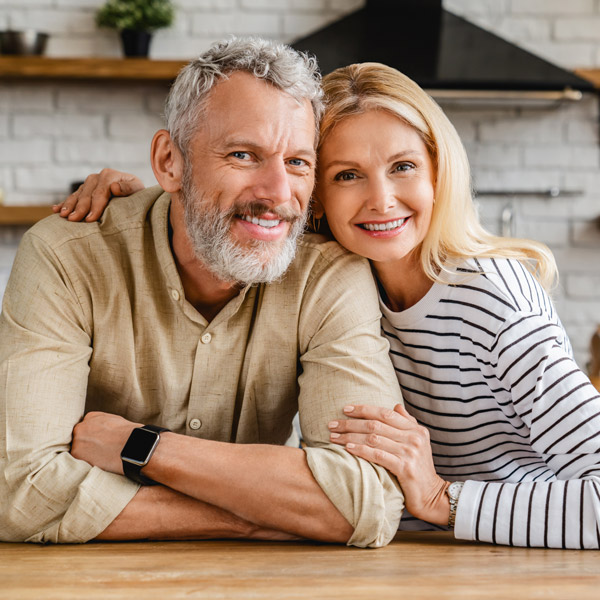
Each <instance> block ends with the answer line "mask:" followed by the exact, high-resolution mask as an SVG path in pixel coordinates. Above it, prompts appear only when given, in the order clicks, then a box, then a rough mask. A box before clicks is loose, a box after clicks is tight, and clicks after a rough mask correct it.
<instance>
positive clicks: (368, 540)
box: [304, 446, 404, 548]
mask: <svg viewBox="0 0 600 600" xmlns="http://www.w3.org/2000/svg"><path fill="white" fill-rule="evenodd" d="M304 451H305V452H306V459H307V462H308V466H309V468H310V470H311V472H312V474H313V477H314V478H315V480H316V482H317V483H318V484H319V486H320V487H321V489H322V490H323V492H324V493H325V494H326V495H327V497H328V498H329V499H330V500H331V502H332V503H333V505H334V506H335V507H336V508H337V509H338V511H339V512H340V513H341V514H342V515H343V516H344V518H345V519H346V520H347V521H348V523H350V525H352V527H354V533H353V534H352V536H351V537H350V539H349V540H348V542H347V544H348V545H349V546H358V547H361V548H367V547H368V548H379V547H381V546H385V545H386V544H388V543H389V542H390V541H391V540H392V539H393V538H394V536H395V535H396V533H397V531H398V524H399V523H400V518H401V516H402V512H403V510H404V496H403V494H402V492H401V491H400V487H399V485H398V484H397V480H396V478H395V477H393V476H392V475H390V474H389V473H388V472H387V471H386V470H385V469H384V468H383V467H378V466H377V465H373V464H371V463H369V462H368V461H366V460H363V459H361V458H357V457H355V456H352V455H350V454H349V453H348V452H346V450H344V449H343V448H340V447H338V446H327V447H325V448H305V449H304Z"/></svg>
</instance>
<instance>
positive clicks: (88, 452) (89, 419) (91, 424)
mask: <svg viewBox="0 0 600 600" xmlns="http://www.w3.org/2000/svg"><path fill="white" fill-rule="evenodd" d="M141 425H142V424H141V423H132V422H131V421H128V420H127V419H124V418H123V417H120V416H118V415H111V414H109V413H103V412H90V413H88V414H87V415H85V417H84V418H83V421H81V422H80V423H78V424H77V425H75V429H73V442H72V443H71V454H72V455H73V456H74V457H75V458H78V459H80V460H85V461H86V462H88V463H89V464H90V465H92V466H93V467H100V468H101V469H102V470H104V471H110V472H111V473H117V474H118V475H123V464H122V462H121V450H122V449H123V446H125V443H126V442H127V440H128V439H129V436H130V435H131V432H132V431H133V430H134V429H135V428H136V427H141Z"/></svg>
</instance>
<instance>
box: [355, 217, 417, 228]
mask: <svg viewBox="0 0 600 600" xmlns="http://www.w3.org/2000/svg"><path fill="white" fill-rule="evenodd" d="M407 218H408V217H406V218H404V219H398V220H397V221H388V222H387V223H362V224H361V227H362V228H363V229H368V230H369V231H390V229H396V227H400V225H403V224H404V222H405V221H406V219H407Z"/></svg>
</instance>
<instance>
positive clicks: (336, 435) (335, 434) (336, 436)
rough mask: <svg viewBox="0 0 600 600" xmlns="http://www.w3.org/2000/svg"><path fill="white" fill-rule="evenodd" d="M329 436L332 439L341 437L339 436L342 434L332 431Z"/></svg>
mask: <svg viewBox="0 0 600 600" xmlns="http://www.w3.org/2000/svg"><path fill="white" fill-rule="evenodd" d="M329 437H330V438H331V439H332V440H337V438H339V437H340V434H339V433H330V434H329Z"/></svg>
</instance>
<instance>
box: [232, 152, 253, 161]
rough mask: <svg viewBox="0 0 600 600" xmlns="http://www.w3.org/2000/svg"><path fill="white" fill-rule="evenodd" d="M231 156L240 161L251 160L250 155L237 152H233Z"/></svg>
mask: <svg viewBox="0 0 600 600" xmlns="http://www.w3.org/2000/svg"><path fill="white" fill-rule="evenodd" d="M230 156H233V158H237V159H239V160H248V159H249V158H250V153H249V152H242V151H241V150H236V151H235V152H232V153H231V154H230Z"/></svg>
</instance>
